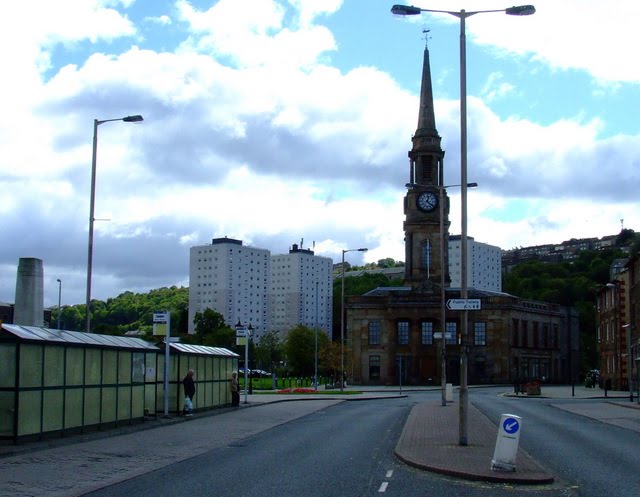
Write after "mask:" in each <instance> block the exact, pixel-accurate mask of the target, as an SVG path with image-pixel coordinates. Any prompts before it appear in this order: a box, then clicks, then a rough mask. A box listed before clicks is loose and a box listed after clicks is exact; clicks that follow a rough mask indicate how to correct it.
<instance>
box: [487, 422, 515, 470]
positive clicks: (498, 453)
mask: <svg viewBox="0 0 640 497" xmlns="http://www.w3.org/2000/svg"><path fill="white" fill-rule="evenodd" d="M521 428H522V418H521V417H519V416H516V415H514V414H503V415H502V417H501V418H500V426H499V427H498V438H497V440H496V448H495V450H494V452H493V459H492V460H491V469H492V470H493V471H515V470H516V456H517V455H518V442H519V441H520V431H521Z"/></svg>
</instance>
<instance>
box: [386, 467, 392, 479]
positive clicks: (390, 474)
mask: <svg viewBox="0 0 640 497" xmlns="http://www.w3.org/2000/svg"><path fill="white" fill-rule="evenodd" d="M392 476H393V470H392V469H390V470H389V471H387V475H386V478H391V477H392Z"/></svg>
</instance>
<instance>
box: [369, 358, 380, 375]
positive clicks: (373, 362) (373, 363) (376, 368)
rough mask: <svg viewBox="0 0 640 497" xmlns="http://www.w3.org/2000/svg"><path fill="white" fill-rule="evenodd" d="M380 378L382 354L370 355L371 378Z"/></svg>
mask: <svg viewBox="0 0 640 497" xmlns="http://www.w3.org/2000/svg"><path fill="white" fill-rule="evenodd" d="M379 379H380V356H379V355H372V356H369V380H379Z"/></svg>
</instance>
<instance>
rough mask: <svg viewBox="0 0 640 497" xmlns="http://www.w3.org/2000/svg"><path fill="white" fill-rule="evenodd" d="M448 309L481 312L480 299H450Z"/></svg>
mask: <svg viewBox="0 0 640 497" xmlns="http://www.w3.org/2000/svg"><path fill="white" fill-rule="evenodd" d="M447 309H449V310H450V311H479V310H480V299H449V300H447Z"/></svg>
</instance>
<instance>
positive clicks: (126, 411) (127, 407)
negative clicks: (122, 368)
mask: <svg viewBox="0 0 640 497" xmlns="http://www.w3.org/2000/svg"><path fill="white" fill-rule="evenodd" d="M117 416H118V418H117V419H118V421H121V420H125V419H131V387H130V386H128V385H127V386H124V387H118V413H117Z"/></svg>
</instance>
